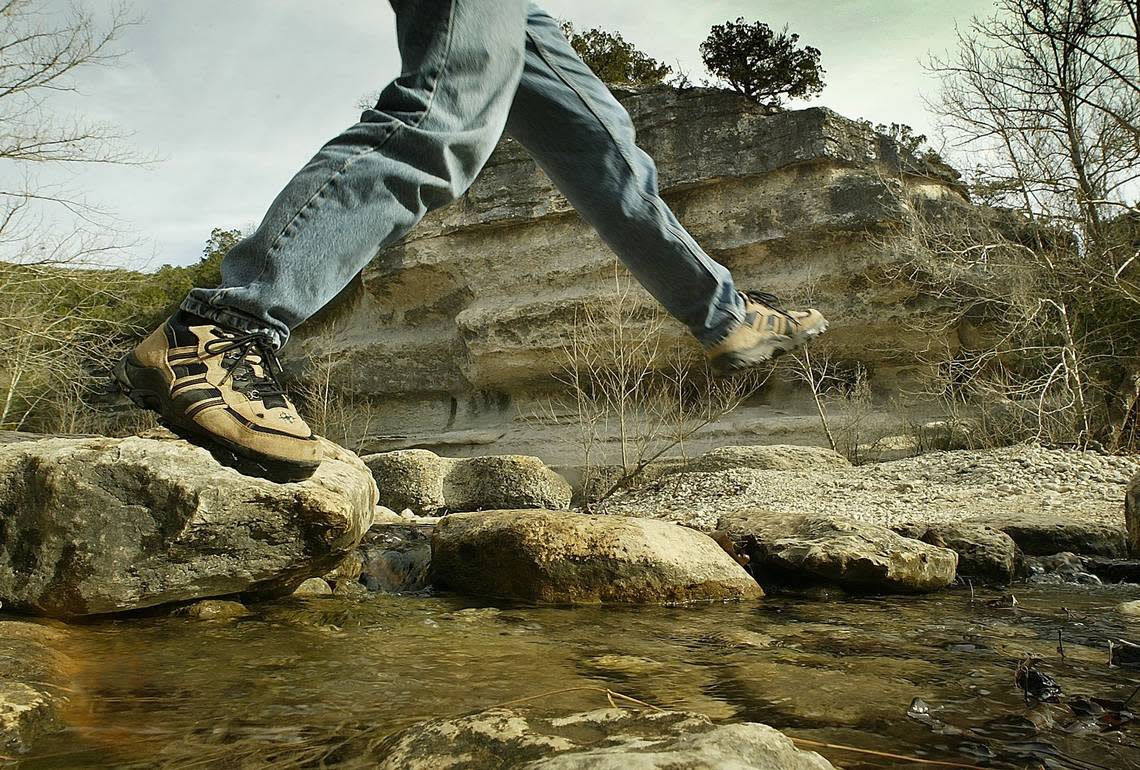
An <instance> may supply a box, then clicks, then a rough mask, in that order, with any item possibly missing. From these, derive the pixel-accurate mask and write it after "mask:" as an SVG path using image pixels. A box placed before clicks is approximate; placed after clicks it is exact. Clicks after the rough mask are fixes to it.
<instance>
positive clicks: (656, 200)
mask: <svg viewBox="0 0 1140 770" xmlns="http://www.w3.org/2000/svg"><path fill="white" fill-rule="evenodd" d="M527 37H529V38H530V39H531V41H532V42H533V43H534V47H535V50H536V51H538V55H539V56H541V57H542V61H543V62H545V63H546V66H547V67H549V68H550V70H551V71H552V72H553V73H554V74H555V75H557V76H558V79H559V80H561V81H562V82H563V83H564V84H566V87H567V88H569V89H570V90H571V91H573V92H574V94H575V95H576V96H577V97H578V99H579V101H581V102H582V104H583V105H584V106H585V107H586V109H587V110H588V111H589V113H590V114H591V115H593V116H594V120H596V121H598V124H599V125H600V126H601V127H602V130H604V131H605V132H606V134H607V135H608V136H609V138H610V141H611V142H613V144H614V146H615V147H616V148H617V151H618V154H619V155H621V157H622V160H624V161H625V165H626V167H628V168H629V172H630V174H632V175H633V178H634V179H637V178H638V177H637V167H636V165H635V164H634V163H633V161H632V160H631V159H630V157H629V155H628V154H627V153H626V151H625V148H624V147H623V146H622V143H621V142H620V141H618V138H617V137H616V136H615V135H614V132H613V131H611V130H610V127H609V126H608V125H607V124H606V121H604V120H602V117H601V115H599V114H598V113H597V111H596V110H595V109H594V106H593V105H592V104H590V100H589V99H588V98H586V95H585V94H584V93H582V92H581V91H580V90H579V89H578V88H577V87H575V85H574V84H573V83H572V82H571V80H570V78H567V77H566V76H565V75H564V74H563V73H562V71H561V70H560V69H559V68H558V66H557V65H556V64H555V63H554V62H553V61H552V60H551V58H550V56H549V53H548V52H547V51H546V49H545V48H544V47H543V44H542V42H541V41H540V40H539V39H538V37H536V36H535V35H533V34H531V33H530V31H529V30H528V31H527ZM637 194H638V195H639V196H641V199H642V200H644V201H645V202H647V203H648V204H649V205H650V206H652V207H653V208H654V209H655V210H656V211H657V214H658V215H659V216H660V215H661V213H662V212H661V207H660V205H659V204H660V203H661V202H662V201H661V197H660V196H659V195H657V196H651V195H646V193H645V191H644V190H642V189H640V188H638V190H637ZM663 219H664V220H665V227H666V228H668V230H669V232H671V233H673V235H674V237H676V238H677V240H679V241H680V242H681V244H682V245H684V247H685V250H686V251H688V252H689V255H690V256H691V257H692V258H693V259H695V260H696V261H697V264H698V265H700V266H701V268H702V269H703V270H704V271H705V273H707V274H708V276H709V277H710V278H712V279H713V280H716V276H715V275H714V274H713V272H712V270H710V269H709V267H708V265H706V264H705V262H704V259H702V255H701V254H698V253H697V252H695V251H693V248H692V246H690V245H689V244H688V242H687V240H686V239H685V238H684V237H683V233H682V232H681V231H679V230H678V229H677V228H675V227H673V225H672V224H670V223H669V222H668V217H664V218H663ZM717 307H718V308H720V309H721V310H723V308H721V307H720V304H719V303H718V305H717ZM730 315H731V314H730Z"/></svg>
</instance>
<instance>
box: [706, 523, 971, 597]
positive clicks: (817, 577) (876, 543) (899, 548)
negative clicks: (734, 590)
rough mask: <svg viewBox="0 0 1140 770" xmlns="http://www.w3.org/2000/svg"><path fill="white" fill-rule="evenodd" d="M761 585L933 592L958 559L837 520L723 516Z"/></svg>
mask: <svg viewBox="0 0 1140 770" xmlns="http://www.w3.org/2000/svg"><path fill="white" fill-rule="evenodd" d="M717 528H718V529H719V530H723V531H726V532H727V533H728V535H729V537H730V538H731V539H732V541H733V543H734V544H735V545H736V547H737V549H738V550H739V551H741V552H742V553H745V554H747V555H748V556H749V557H750V558H751V563H750V565H749V566H750V568H751V570H752V573H753V574H754V575H756V579H757V580H759V581H760V583H761V584H765V583H766V581H773V582H776V583H789V584H800V585H802V584H809V585H810V584H818V583H830V584H834V585H838V586H841V587H843V588H851V589H855V590H862V591H881V592H917V591H937V590H939V589H942V588H945V587H946V586H948V585H949V584H950V583H951V582H953V580H954V575H955V570H956V568H957V566H958V555H957V554H956V553H954V552H953V551H951V550H949V549H947V548H939V547H938V546H934V545H929V544H927V543H923V542H921V541H919V540H913V539H911V538H907V537H903V536H901V535H898V534H896V533H894V532H892V531H891V530H889V529H887V528H886V527H881V526H878V525H876V524H868V523H866V522H857V521H851V520H846V519H841V518H837V517H827V516H813V515H807V514H782V513H774V512H772V511H762V510H754V511H744V512H740V513H735V514H730V515H728V516H725V517H723V518H722V519H721V520H720V523H719V525H718V527H717Z"/></svg>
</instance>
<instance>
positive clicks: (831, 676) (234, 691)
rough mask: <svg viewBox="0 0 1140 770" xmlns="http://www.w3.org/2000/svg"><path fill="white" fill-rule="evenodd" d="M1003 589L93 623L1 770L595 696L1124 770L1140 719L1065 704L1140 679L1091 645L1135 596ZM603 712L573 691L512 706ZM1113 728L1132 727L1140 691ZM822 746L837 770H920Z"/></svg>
mask: <svg viewBox="0 0 1140 770" xmlns="http://www.w3.org/2000/svg"><path fill="white" fill-rule="evenodd" d="M1013 593H1014V594H1015V595H1016V597H1017V601H1018V603H1019V606H1018V607H1017V608H1002V607H993V606H989V605H988V604H987V602H988V601H989V600H991V599H994V598H995V597H997V596H999V594H997V593H988V594H982V593H981V592H979V593H978V594H977V595H976V596H974V597H971V595H970V593H969V592H966V591H956V592H949V593H943V594H937V595H933V596H926V597H891V598H845V599H826V598H819V597H815V598H802V597H769V598H766V599H764V600H763V601H762V602H759V603H756V604H748V605H737V604H729V605H711V606H700V607H685V608H663V607H652V608H621V607H605V608H585V609H583V608H579V609H564V608H549V607H526V606H511V605H498V606H494V607H489V606H487V604H485V603H482V604H478V603H474V602H472V601H470V600H462V599H456V598H448V597H399V596H373V597H370V598H365V599H360V600H354V599H344V598H336V597H331V598H324V597H322V598H311V599H305V600H301V599H291V600H288V601H285V602H282V603H275V604H266V605H259V606H255V607H254V608H253V614H252V615H250V616H249V617H246V618H242V619H239V620H235V621H200V620H190V619H186V618H180V617H171V616H152V617H135V618H130V619H123V620H115V621H103V622H98V623H92V624H87V625H83V626H78V627H73V629H72V630H73V634H72V639H73V642H72V644H73V649H71V650H69V653H70V655H71V657H72V658H73V659H74V660H75V661H76V662H77V663H78V665H79V670H78V672H77V673H76V676H75V685H74V691H73V694H72V698H71V705H70V707H69V711H68V714H67V722H68V724H69V727H68V729H67V730H66V731H65V732H64V733H63V734H60V735H55V736H52V737H50V738H47V739H45V740H42V741H40V743H39V744H38V745H37V746H36V747H35V749H36V750H35V752H34V753H33V754H31V755H26V756H25V757H23V758H22V760H21V761H20V762H19V763H18V766H19V767H20V768H21V769H22V770H33V769H35V770H40V769H44V768H90V767H135V766H137V767H177V768H185V767H203V768H207V767H209V768H212V767H219V768H221V767H226V768H238V767H260V766H266V767H270V766H271V767H291V766H298V767H301V766H308V767H319V766H326V765H327V766H340V767H366V766H369V764H370V762H369V761H368V759H367V746H368V744H369V742H370V741H372V740H374V739H377V738H379V737H382V736H383V735H386V734H389V733H391V732H392V731H395V730H399V729H400V728H403V727H406V726H408V725H411V724H413V723H415V722H417V721H420V720H423V719H427V718H432V717H442V716H451V715H458V714H462V713H466V712H470V711H475V710H480V709H484V708H487V707H490V706H492V705H497V704H502V703H506V702H510V701H516V700H518V699H522V698H527V697H529V696H537V695H543V694H544V693H553V692H554V691H561V690H567V689H569V688H601V689H604V688H609V689H612V690H615V691H618V692H620V693H623V694H625V695H629V696H632V697H634V698H638V699H640V700H643V701H646V702H648V703H652V704H655V705H657V706H661V707H665V708H670V709H687V710H694V711H700V712H703V713H706V714H708V715H710V716H711V717H712V718H713V719H714V720H717V721H725V722H730V721H744V720H755V721H762V722H766V723H768V724H771V725H773V726H775V727H778V728H780V729H783V730H785V731H786V732H787V733H788V734H790V735H792V736H794V737H798V738H801V739H806V740H811V741H817V742H821V743H831V744H841V745H845V746H852V747H857V748H862V749H866V750H871V751H875V752H886V753H891V754H899V755H908V756H914V757H921V758H924V759H927V760H943V761H949V762H953V763H961V764H963V765H965V764H973V765H981V766H986V767H996V768H1023V767H1034V768H1036V767H1041V766H1043V767H1048V768H1054V767H1056V768H1081V769H1082V770H1085V769H1091V768H1110V769H1111V770H1125V769H1126V768H1140V725H1138V724H1131V725H1125V726H1124V727H1122V728H1121V729H1117V730H1109V731H1104V730H1105V728H1106V727H1108V726H1109V723H1110V722H1112V721H1113V720H1114V719H1115V717H1114V716H1113V713H1114V712H1113V709H1112V707H1111V706H1110V707H1109V708H1108V710H1107V711H1105V712H1104V713H1093V714H1090V715H1078V713H1077V712H1078V711H1087V710H1088V709H1087V708H1084V706H1085V705H1086V703H1087V702H1086V701H1082V700H1080V699H1079V696H1094V697H1097V698H1102V699H1106V700H1107V701H1127V700H1128V698H1129V697H1130V696H1132V695H1133V694H1134V693H1135V691H1136V690H1137V688H1140V669H1130V668H1112V667H1110V666H1109V665H1108V657H1109V652H1108V640H1109V639H1131V640H1133V641H1140V618H1137V619H1126V618H1124V617H1123V616H1121V615H1120V614H1118V613H1117V612H1115V611H1114V609H1113V607H1114V606H1115V605H1116V604H1118V603H1119V602H1121V601H1126V600H1131V599H1137V598H1140V588H1137V587H1135V586H1132V587H1128V588H1125V587H1092V588H1090V587H1079V588H1078V587H1071V588H1070V587H1023V588H1014V589H1013ZM1058 631H1059V632H1060V639H1061V642H1062V645H1063V648H1064V652H1065V654H1064V658H1062V657H1061V655H1060V653H1059V652H1058V649H1057V648H1058ZM1027 653H1028V654H1031V655H1034V656H1036V657H1037V658H1039V659H1040V661H1041V662H1040V663H1038V664H1037V668H1038V669H1039V670H1040V671H1042V672H1045V673H1048V674H1050V675H1051V676H1053V677H1054V678H1055V679H1056V680H1057V681H1058V683H1059V684H1060V685H1061V687H1062V688H1063V691H1064V697H1063V699H1062V702H1061V703H1059V704H1040V703H1032V702H1030V703H1027V702H1026V700H1025V697H1024V695H1023V693H1022V692H1021V691H1020V690H1019V689H1018V688H1017V686H1016V685H1015V683H1014V679H1015V671H1016V669H1017V664H1018V661H1019V660H1020V659H1021V658H1022V657H1023V656H1024V655H1025V654H1027ZM916 698H917V699H920V700H919V701H918V702H915V699H916ZM912 704H913V705H912ZM1074 704H1076V706H1077V708H1076V709H1075V710H1074ZM606 705H607V703H606V696H605V694H604V693H602V692H600V691H598V690H594V689H576V690H572V691H570V692H562V693H560V694H549V695H543V697H539V698H536V699H534V700H529V701H527V702H526V703H524V704H519V706H518V707H519V708H525V709H534V710H537V711H540V712H543V713H551V712H562V713H566V712H571V711H582V710H587V709H593V708H598V707H603V706H606ZM1093 705H1094V708H1093V711H1094V712H1095V711H1096V710H1097V708H1099V707H1097V706H1096V705H1095V704H1093ZM1128 710H1135V711H1137V712H1140V695H1137V696H1136V698H1135V699H1133V700H1132V702H1131V703H1130V704H1129V707H1128V708H1127V709H1126V711H1128ZM908 712H909V713H908ZM817 750H819V751H820V752H821V753H823V754H824V755H826V756H827V757H828V758H829V759H831V761H832V762H833V763H835V764H836V765H837V766H840V767H847V768H870V767H891V768H898V767H927V768H935V767H937V766H936V765H919V764H916V763H914V762H912V761H909V760H905V759H891V758H887V757H883V756H879V755H877V754H858V753H853V752H849V751H845V750H839V749H817ZM322 762H323V763H324V765H322V764H321V763H322Z"/></svg>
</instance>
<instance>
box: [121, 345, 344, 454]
mask: <svg viewBox="0 0 1140 770" xmlns="http://www.w3.org/2000/svg"><path fill="white" fill-rule="evenodd" d="M112 372H113V375H114V377H115V382H116V383H118V386H119V389H120V390H121V391H123V394H124V395H126V397H127V398H129V399H130V400H131V401H132V402H133V403H134V404H135V406H138V407H141V408H143V409H148V410H150V411H152V412H155V413H156V414H157V415H158V416H159V418H160V419H161V420H162V422H164V423H165V424H166V425H167V426H168V427H169V428H170V429H171V430H173V431H174V432H176V433H183V434H189V435H191V436H194V437H195V438H199V439H202V440H205V441H208V442H211V443H213V444H217V445H219V446H221V447H224V448H225V449H226V450H228V451H230V452H232V453H233V454H234V455H236V456H238V457H239V458H243V459H246V460H251V461H253V462H255V463H258V464H260V465H263V466H265V468H266V470H268V471H270V472H271V473H274V474H281V473H285V474H288V473H289V472H290V471H296V472H298V473H300V474H303V475H305V476H308V475H311V474H312V472H313V471H314V470H316V469H317V466H319V465H320V464H321V463H320V460H314V461H312V462H309V461H305V460H284V459H282V458H280V457H272V456H270V455H265V454H262V453H260V452H257V451H255V450H253V449H250V448H249V447H244V446H242V445H241V444H238V443H236V442H233V441H230V440H229V439H226V438H223V437H221V436H217V435H215V434H213V433H210V432H209V431H206V430H203V429H202V428H201V427H200V426H199V425H198V424H197V423H194V422H192V421H189V420H185V419H183V418H182V415H181V414H179V413H177V412H176V411H175V410H174V409H173V408H172V405H171V401H170V398H169V397H168V396H167V395H166V390H167V388H166V382H165V381H164V380H163V379H162V376H161V375H159V373H158V372H156V371H154V369H152V368H150V367H147V366H140V365H138V364H135V363H133V362H132V361H131V354H130V353H128V354H127V355H126V356H124V357H123V358H122V359H121V360H120V361H119V363H117V364H115V368H114V369H113V370H112Z"/></svg>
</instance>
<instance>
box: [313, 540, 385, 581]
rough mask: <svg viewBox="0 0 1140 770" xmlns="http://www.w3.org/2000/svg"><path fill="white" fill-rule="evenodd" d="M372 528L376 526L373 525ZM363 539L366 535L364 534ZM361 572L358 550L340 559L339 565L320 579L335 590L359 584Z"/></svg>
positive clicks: (362, 565)
mask: <svg viewBox="0 0 1140 770" xmlns="http://www.w3.org/2000/svg"><path fill="white" fill-rule="evenodd" d="M372 526H376V525H375V524H373V525H372ZM369 531H371V530H369ZM365 537H368V535H367V534H365ZM361 542H363V541H361ZM363 571H364V564H363V563H362V561H361V556H360V550H359V549H357V550H356V551H353V552H352V553H350V554H348V555H347V556H345V557H344V558H343V559H341V560H340V564H337V565H336V566H335V567H333V568H332V569H331V570H329V571H328V572H326V573H325V574H323V575H321V577H322V578H324V579H325V581H326V582H327V583H328V584H329V585H331V586H332V587H333V588H334V589H335V588H338V587H340V586H342V585H346V584H349V583H359V582H360V575H361V573H362V572H363Z"/></svg>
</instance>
